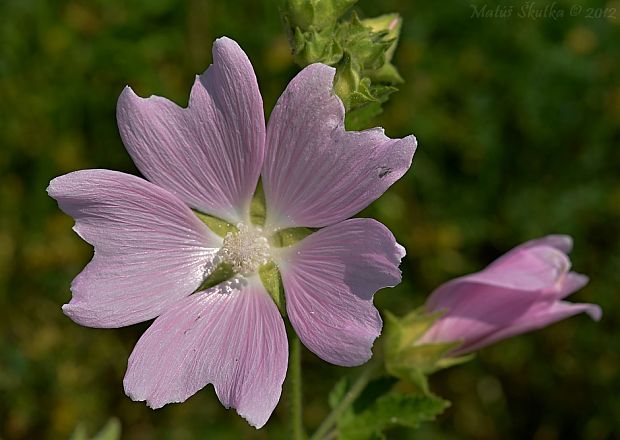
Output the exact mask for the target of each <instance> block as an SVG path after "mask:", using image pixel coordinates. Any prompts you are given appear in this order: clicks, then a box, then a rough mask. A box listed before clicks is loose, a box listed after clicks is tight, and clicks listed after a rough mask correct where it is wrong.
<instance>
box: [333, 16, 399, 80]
mask: <svg viewBox="0 0 620 440" xmlns="http://www.w3.org/2000/svg"><path fill="white" fill-rule="evenodd" d="M334 38H335V39H336V40H337V41H339V42H340V45H341V46H342V47H343V48H344V49H345V50H346V51H347V53H348V54H349V55H350V56H351V57H352V58H353V59H355V61H356V62H357V63H358V64H359V66H360V67H361V68H362V69H365V70H366V69H369V70H374V69H378V68H379V67H381V66H382V65H383V64H385V62H386V51H387V50H388V49H389V48H390V47H391V46H392V43H393V42H394V40H393V39H392V38H389V37H388V32H385V31H379V32H375V31H373V30H372V28H371V27H370V26H366V25H364V23H363V22H362V21H361V20H360V19H359V17H358V16H357V14H356V13H353V14H351V19H350V20H348V21H345V22H342V23H340V25H339V26H338V27H337V29H336V33H335V36H334Z"/></svg>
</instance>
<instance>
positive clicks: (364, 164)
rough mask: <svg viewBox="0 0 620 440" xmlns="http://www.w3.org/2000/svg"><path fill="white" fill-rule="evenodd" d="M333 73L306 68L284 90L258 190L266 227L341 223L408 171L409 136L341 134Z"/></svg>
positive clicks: (272, 121) (377, 130)
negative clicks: (262, 198)
mask: <svg viewBox="0 0 620 440" xmlns="http://www.w3.org/2000/svg"><path fill="white" fill-rule="evenodd" d="M334 73H335V69H334V68H332V67H329V66H326V65H323V64H313V65H310V66H308V67H306V68H305V69H303V70H302V71H301V72H300V73H299V74H298V75H297V76H296V77H295V78H294V79H293V80H292V81H291V82H290V84H289V85H288V87H287V88H286V90H285V91H284V93H283V94H282V96H281V97H280V99H279V100H278V103H277V104H276V107H275V108H274V110H273V113H272V114H271V117H270V120H269V125H268V128H267V148H266V153H265V164H264V167H263V173H262V177H263V185H264V189H265V197H266V201H267V207H268V209H267V212H268V217H267V227H268V228H278V227H291V226H308V227H321V226H326V225H330V224H334V223H336V222H339V221H342V220H344V219H346V218H348V217H351V216H352V215H354V214H355V213H357V212H359V211H360V210H362V209H363V208H365V207H366V206H367V205H368V204H369V203H371V202H372V201H373V200H375V199H376V198H378V197H379V196H380V195H381V194H383V193H384V192H385V190H387V189H388V188H389V187H390V185H392V184H393V183H394V182H395V181H396V180H398V179H399V178H400V177H401V176H402V175H403V174H404V173H405V172H406V171H407V169H408V168H409V166H410V165H411V159H412V157H413V153H414V151H415V149H416V140H415V138H414V137H413V136H407V137H406V138H404V139H390V138H388V137H387V136H385V134H384V133H383V129H380V128H373V129H370V130H365V131H360V132H354V131H351V132H347V131H345V129H344V108H343V106H342V102H341V101H340V99H339V98H338V97H337V96H336V95H335V94H334V93H333V92H332V82H333V79H334Z"/></svg>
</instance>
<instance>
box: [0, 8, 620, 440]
mask: <svg viewBox="0 0 620 440" xmlns="http://www.w3.org/2000/svg"><path fill="white" fill-rule="evenodd" d="M472 2H473V3H470V2H469V1H446V2H441V3H439V2H422V1H409V0H383V1H382V2H376V1H372V0H362V1H361V2H360V4H359V7H360V10H361V11H363V12H362V13H363V15H365V16H373V15H379V14H381V13H387V12H399V13H400V14H402V15H403V18H404V27H403V34H402V39H401V43H400V46H399V48H398V51H397V53H396V58H395V60H396V64H397V65H398V67H399V69H400V71H401V73H402V75H403V76H404V78H405V80H406V82H405V84H404V85H403V86H402V87H401V90H400V91H399V92H398V93H396V94H395V95H394V96H393V98H392V99H391V100H390V102H389V103H388V104H387V106H386V108H385V112H384V114H383V115H381V116H380V117H379V118H377V120H376V124H377V125H382V126H384V127H385V128H386V130H387V133H388V134H389V135H391V136H393V137H395V136H404V135H406V134H408V133H411V132H413V133H415V134H416V136H417V137H418V140H419V149H418V152H417V153H416V157H415V159H414V165H413V168H412V169H411V171H410V172H409V173H408V174H407V175H406V177H405V178H403V179H402V180H401V181H400V182H398V183H397V184H396V185H395V186H394V187H393V188H392V189H391V190H390V191H389V192H388V193H387V194H385V195H384V196H383V197H382V198H381V199H380V200H378V201H377V202H375V203H374V204H373V205H372V206H371V207H370V208H369V209H368V210H367V211H365V212H364V213H363V214H364V215H372V216H375V217H376V218H378V219H379V220H381V221H383V222H384V223H386V224H387V225H388V226H389V227H390V228H391V229H392V230H393V231H394V233H395V235H396V236H397V238H398V239H399V241H400V242H401V243H403V244H404V245H405V246H406V247H407V249H408V256H407V257H406V260H405V262H404V264H403V270H404V279H405V281H404V282H403V284H402V285H401V286H399V287H398V288H395V289H391V290H386V291H383V292H381V293H380V294H379V295H377V298H376V303H377V304H378V305H379V306H380V307H383V308H388V309H390V310H392V311H395V312H397V313H402V312H403V311H405V310H407V309H409V308H412V307H414V306H418V305H420V304H422V303H423V301H424V298H425V297H426V296H427V295H428V293H430V292H431V291H432V290H433V288H434V287H436V286H437V285H439V284H440V283H442V282H444V281H446V280H448V279H450V278H452V277H455V276H458V275H461V274H463V273H466V272H471V271H475V270H478V269H480V268H482V267H483V266H484V265H486V264H487V263H489V262H490V261H491V260H492V259H493V258H495V257H497V256H498V255H500V254H501V253H503V252H504V251H506V250H508V249H509V248H511V247H512V246H514V245H516V244H518V243H520V242H522V241H524V240H527V239H530V238H534V237H537V236H541V235H544V234H548V233H567V234H571V235H572V236H573V237H574V238H575V243H576V245H575V250H574V252H573V254H572V259H573V262H574V268H575V269H576V270H577V271H579V272H583V273H586V274H588V275H589V276H590V277H591V282H590V284H589V285H588V286H587V287H586V288H584V289H583V290H582V291H580V292H578V293H576V294H575V295H574V297H573V298H572V299H573V300H575V301H587V302H596V303H598V304H600V305H601V306H602V307H603V309H604V313H605V314H604V317H603V320H602V321H601V322H600V323H598V324H597V323H594V322H592V321H590V320H588V319H587V318H586V317H584V316H579V317H575V318H572V319H570V320H568V321H565V322H562V323H560V324H557V325H554V326H552V327H550V328H548V329H545V330H543V331H540V332H537V333H535V334H530V335H527V336H521V337H519V338H515V339H513V340H510V341H506V342H503V343H500V344H498V345H496V346H494V347H491V348H488V349H485V350H483V351H482V352H480V354H479V355H478V357H477V358H476V359H475V360H474V361H472V362H470V363H469V364H466V365H463V366H460V367H456V368H453V369H450V370H447V371H444V372H442V373H440V374H437V375H436V376H434V377H433V387H434V389H435V391H436V392H437V393H439V394H440V395H442V396H444V397H445V398H447V399H449V400H451V401H453V405H452V407H451V408H450V409H449V410H448V411H447V412H446V413H445V414H444V415H443V416H442V417H441V418H440V420H439V422H438V423H436V424H427V425H425V426H424V427H423V428H422V429H421V431H418V432H414V433H407V432H405V431H394V432H392V433H391V437H392V438H414V437H415V438H432V439H467V438H473V439H530V438H532V439H536V440H555V439H567V438H580V439H606V438H613V437H614V432H615V434H616V435H620V379H619V376H618V372H619V367H620V359H619V358H620V354H619V349H620V337H617V336H615V334H617V332H618V329H619V328H620V322H619V321H620V299H619V298H620V291H619V286H620V246H619V239H620V178H619V177H620V176H619V168H620V148H618V147H619V145H620V69H619V67H620V65H619V64H620V2H617V1H616V2H609V3H605V2H594V1H593V2H588V1H585V0H583V1H580V0H572V1H568V2H564V1H558V2H554V4H555V8H556V10H557V9H563V10H564V11H565V12H564V14H565V15H564V17H560V18H557V19H555V20H554V19H553V18H552V17H539V18H538V19H535V18H534V17H529V18H528V17H523V18H521V17H518V15H517V12H518V11H519V10H520V8H521V7H522V6H524V5H526V2H512V3H502V4H503V5H513V6H514V8H515V10H514V11H513V16H512V17H510V18H504V19H501V18H487V19H483V18H472V12H473V7H472V4H474V5H476V6H477V7H479V8H480V7H482V5H484V4H485V2H481V1H474V0H472ZM486 4H487V8H488V9H489V10H494V9H495V7H496V5H497V3H494V2H491V1H489V2H488V3H486ZM550 4H551V2H544V1H540V2H536V3H535V4H534V8H535V9H543V8H544V7H545V6H546V5H550ZM574 5H580V6H582V7H583V10H582V12H581V13H580V14H579V15H578V16H575V17H571V16H569V14H568V11H569V9H570V8H571V7H572V6H574ZM277 6H278V3H277V1H275V0H235V1H232V0H226V1H219V2H215V1H201V0H192V1H187V2H180V1H173V0H135V1H129V2H121V1H116V2H112V1H104V0H94V1H93V0H88V1H87V0H81V1H80V0H57V1H45V2H44V1H36V0H1V1H0V146H1V148H2V150H1V152H0V177H1V178H0V321H1V323H2V324H1V325H2V332H1V339H0V396H1V399H0V437H2V438H3V439H57V438H67V437H68V436H69V435H70V433H71V432H72V431H73V429H74V428H75V426H76V425H77V424H78V423H79V422H83V423H85V426H86V427H87V429H88V431H89V432H95V431H96V430H97V429H98V428H99V427H101V426H102V425H103V424H104V423H105V422H106V421H107V420H108V419H109V418H110V417H112V416H115V417H118V418H119V419H120V421H121V424H122V427H123V437H124V438H128V439H190V438H208V439H219V438H222V439H238V438H256V439H266V438H276V439H277V438H286V431H285V430H284V428H283V425H284V421H285V420H286V402H285V399H283V400H282V403H281V404H280V406H279V407H278V409H277V410H276V412H275V414H274V416H273V417H272V419H271V421H270V422H269V424H268V425H267V426H266V427H265V428H264V429H262V430H260V431H256V430H254V429H253V428H251V427H249V426H248V425H247V424H246V423H245V422H244V421H243V420H242V419H241V418H239V417H238V416H237V415H236V414H235V413H234V412H233V411H226V410H225V409H223V407H222V406H221V405H220V404H219V403H218V401H217V399H216V397H215V395H214V393H213V390H212V388H211V387H208V388H206V389H205V390H203V391H201V392H199V393H198V394H197V395H196V396H194V397H193V398H191V399H190V400H189V401H188V402H186V403H184V404H181V405H169V406H167V407H165V408H164V409H161V410H158V411H152V410H150V409H148V408H147V407H146V406H145V405H144V404H142V403H135V402H132V401H131V400H130V399H129V398H127V397H126V396H125V395H124V393H123V388H122V378H123V374H124V371H125V367H126V361H127V357H128V355H129V353H130V352H131V349H132V347H133V345H134V343H135V342H136V340H137V339H138V337H139V336H140V334H141V333H142V332H143V331H144V329H145V328H146V327H147V325H148V323H147V324H142V325H136V326H133V327H129V328H125V329H120V330H94V329H87V328H82V327H79V326H78V325H76V324H74V323H73V322H71V321H70V320H69V319H68V318H66V317H65V316H64V315H63V314H62V313H61V310H60V306H61V305H62V304H63V303H65V302H67V301H68V300H69V298H70V292H69V285H70V281H71V279H72V278H73V277H74V276H75V275H76V274H77V273H78V272H79V271H80V270H81V268H82V267H83V266H84V265H85V264H86V263H87V262H88V260H89V259H90V257H91V248H90V247H89V246H88V245H87V244H85V243H83V242H82V241H81V240H80V239H79V238H78V237H77V236H76V235H75V234H74V233H73V232H72V230H71V226H72V224H73V222H72V220H71V219H70V218H68V217H66V216H65V215H63V214H62V213H61V212H60V210H59V209H58V208H57V207H56V203H55V202H54V201H53V200H52V199H50V198H48V197H47V195H46V193H45V188H46V186H47V184H48V182H49V180H50V179H51V178H53V177H55V176H58V175H60V174H63V173H67V172H69V171H73V170H77V169H81V168H109V169H115V170H121V171H126V172H130V173H137V171H136V169H135V168H134V166H133V164H132V162H131V161H130V159H129V156H128V155H127V153H126V152H125V150H124V148H123V145H122V143H121V141H120V138H119V135H118V132H117V128H116V121H115V105H116V99H117V97H118V95H119V93H120V91H121V90H122V88H123V86H124V85H125V84H127V83H129V84H131V85H132V87H133V88H134V89H135V90H136V91H137V92H138V93H139V94H140V95H143V96H148V95H150V94H158V95H163V96H166V97H170V98H171V99H173V100H175V101H176V102H178V103H180V104H182V105H185V104H186V103H187V97H188V93H189V89H190V86H191V84H192V82H193V78H194V74H196V73H200V72H202V71H203V70H204V69H205V68H206V67H207V66H208V64H209V63H210V60H211V54H210V50H211V43H212V41H213V40H214V38H216V37H218V36H221V35H227V36H230V37H232V38H234V39H236V40H237V41H238V42H239V43H240V44H241V46H242V47H243V48H244V49H245V51H246V52H247V53H248V55H249V57H250V59H251V60H252V62H253V64H254V67H255V69H256V72H257V76H258V78H259V83H260V86H261V90H262V92H263V95H264V98H265V107H266V111H267V112H269V111H270V110H271V108H272V106H273V104H274V102H275V100H276V99H277V97H278V95H279V93H280V92H281V91H282V90H283V88H284V87H285V85H286V83H287V81H288V80H289V79H290V78H291V77H292V75H294V74H295V73H296V71H297V68H296V67H295V66H294V65H293V64H292V61H291V56H290V53H289V48H288V45H287V41H286V39H285V36H284V33H283V31H282V27H281V24H280V21H279V16H278V9H277ZM589 7H592V8H614V10H615V19H614V18H587V16H586V14H587V8H589ZM347 372H349V370H347V369H344V368H338V367H334V366H329V365H327V364H325V363H323V362H321V361H320V360H319V359H318V358H316V357H315V356H314V355H312V354H310V353H305V358H304V373H305V377H306V381H307V382H306V384H307V386H306V393H305V395H306V413H305V417H306V423H307V425H308V426H309V427H315V426H317V425H318V423H319V422H320V420H321V419H322V417H324V415H325V413H326V410H327V405H326V393H327V391H328V390H329V389H330V388H331V386H332V385H333V384H334V383H335V381H336V380H337V379H338V378H339V377H340V376H341V375H342V374H344V373H347ZM616 438H617V437H616Z"/></svg>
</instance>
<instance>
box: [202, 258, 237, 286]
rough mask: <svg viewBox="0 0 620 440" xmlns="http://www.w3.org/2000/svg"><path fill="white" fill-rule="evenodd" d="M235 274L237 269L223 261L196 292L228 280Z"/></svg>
mask: <svg viewBox="0 0 620 440" xmlns="http://www.w3.org/2000/svg"><path fill="white" fill-rule="evenodd" d="M234 276H235V271H234V270H233V268H232V266H231V265H230V264H228V263H222V264H220V265H219V266H217V267H216V268H215V269H214V270H213V271H212V272H211V273H210V274H209V276H208V277H207V278H206V279H205V280H204V281H203V282H202V284H201V285H200V287H199V288H198V289H196V292H201V291H203V290H207V289H210V288H211V287H213V286H217V285H218V284H220V283H223V282H224V281H227V280H229V279H231V278H232V277H234Z"/></svg>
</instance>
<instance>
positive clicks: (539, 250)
mask: <svg viewBox="0 0 620 440" xmlns="http://www.w3.org/2000/svg"><path fill="white" fill-rule="evenodd" d="M569 268H570V260H569V259H568V257H567V256H566V255H564V254H563V253H562V252H560V251H559V250H557V249H556V248H554V247H550V246H546V245H539V246H535V247H528V248H524V249H520V250H519V251H518V252H515V251H510V252H508V253H507V254H505V255H503V256H502V257H500V258H498V259H497V260H495V261H494V262H493V263H491V264H490V265H489V266H487V267H486V268H485V269H483V270H482V271H480V272H476V273H473V274H470V275H465V276H463V277H460V278H456V279H454V280H451V281H449V282H447V283H444V284H442V285H441V286H440V287H439V288H437V289H436V290H435V291H434V292H433V293H432V295H431V296H430V297H429V299H428V300H427V302H426V304H427V307H428V309H430V310H438V309H442V308H446V307H448V306H449V305H450V304H451V303H452V301H453V296H454V295H456V294H457V291H458V290H459V289H458V286H460V285H462V284H474V285H479V286H481V287H484V286H494V287H496V288H497V289H495V290H496V291H497V292H503V291H504V289H508V290H510V289H516V290H521V291H528V292H536V291H540V290H542V289H550V288H552V287H553V286H554V285H555V284H556V283H558V282H559V281H560V280H561V279H562V277H564V276H565V275H566V274H567V272H568V270H569ZM491 291H493V289H491Z"/></svg>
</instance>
